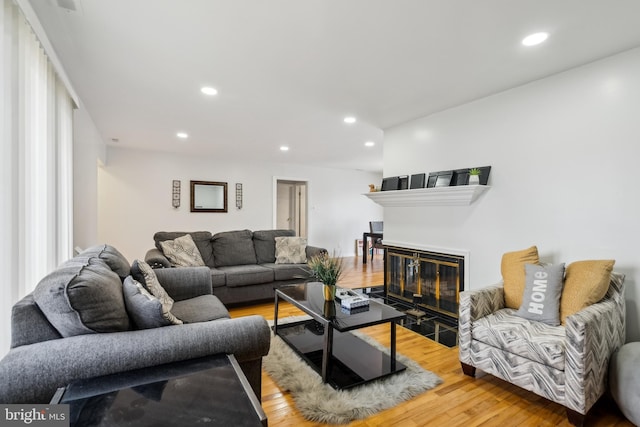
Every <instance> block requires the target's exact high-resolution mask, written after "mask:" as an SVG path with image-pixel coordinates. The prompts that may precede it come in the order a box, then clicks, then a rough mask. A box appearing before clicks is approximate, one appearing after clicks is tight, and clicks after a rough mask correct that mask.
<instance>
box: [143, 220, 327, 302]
mask: <svg viewBox="0 0 640 427" xmlns="http://www.w3.org/2000/svg"><path fill="white" fill-rule="evenodd" d="M185 234H189V235H191V237H192V238H193V241H194V243H195V245H196V246H197V248H198V250H199V251H200V255H201V256H202V260H203V261H204V263H205V264H206V266H207V267H209V269H210V271H211V283H212V285H213V294H214V295H215V296H217V297H218V298H219V299H220V301H222V302H223V303H224V304H225V305H230V304H240V303H249V302H257V301H265V300H271V299H273V297H274V295H275V289H276V288H278V287H279V286H283V285H288V284H294V283H300V282H302V281H304V280H305V279H306V278H308V276H309V268H308V267H307V265H306V263H296V264H281V263H276V242H275V238H276V237H294V236H295V232H294V231H293V230H261V231H253V232H252V231H251V230H236V231H225V232H221V233H216V234H214V235H212V234H211V233H210V232H208V231H196V232H165V231H161V232H157V233H155V235H154V236H153V240H154V241H155V246H156V247H155V248H153V249H150V250H149V251H148V252H147V254H146V256H145V260H146V262H147V263H149V265H151V266H152V267H153V268H171V267H173V265H172V264H171V262H170V261H169V259H167V257H166V256H165V255H164V254H163V252H162V247H161V245H160V242H163V241H167V240H174V239H176V238H178V237H181V236H184V235H185ZM323 252H326V249H323V248H318V247H314V246H308V245H307V246H306V256H307V258H311V257H313V256H315V255H319V254H321V253H323Z"/></svg>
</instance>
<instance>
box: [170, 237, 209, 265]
mask: <svg viewBox="0 0 640 427" xmlns="http://www.w3.org/2000/svg"><path fill="white" fill-rule="evenodd" d="M160 247H161V248H162V253H163V254H164V256H166V257H167V259H168V260H169V261H171V264H173V265H174V266H176V267H201V266H204V265H205V264H204V261H203V260H202V255H200V251H199V250H198V247H197V246H196V243H195V242H194V241H193V238H192V237H191V235H190V234H185V235H184V236H181V237H178V238H177V239H174V240H165V241H164V242H160Z"/></svg>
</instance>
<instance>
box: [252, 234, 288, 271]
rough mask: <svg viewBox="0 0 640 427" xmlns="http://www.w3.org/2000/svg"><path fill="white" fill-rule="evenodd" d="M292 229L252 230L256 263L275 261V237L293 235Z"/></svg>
mask: <svg viewBox="0 0 640 427" xmlns="http://www.w3.org/2000/svg"><path fill="white" fill-rule="evenodd" d="M295 235H296V233H295V231H293V230H260V231H254V232H253V246H254V248H255V251H256V259H257V262H258V264H268V263H274V262H276V241H275V238H276V237H294V236H295Z"/></svg>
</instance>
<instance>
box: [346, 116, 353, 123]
mask: <svg viewBox="0 0 640 427" xmlns="http://www.w3.org/2000/svg"><path fill="white" fill-rule="evenodd" d="M344 122H345V123H349V124H351V123H355V122H356V118H355V117H352V116H349V117H345V118H344Z"/></svg>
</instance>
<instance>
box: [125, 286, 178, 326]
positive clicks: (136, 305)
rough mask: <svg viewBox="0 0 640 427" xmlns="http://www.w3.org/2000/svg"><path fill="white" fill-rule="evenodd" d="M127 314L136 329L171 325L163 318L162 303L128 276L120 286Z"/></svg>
mask: <svg viewBox="0 0 640 427" xmlns="http://www.w3.org/2000/svg"><path fill="white" fill-rule="evenodd" d="M122 287H123V291H124V302H125V304H126V306H127V312H128V313H129V316H130V317H131V319H133V323H135V325H136V327H137V328H138V329H151V328H158V327H161V326H167V325H171V324H172V323H171V322H170V321H169V320H167V318H166V317H165V316H164V311H163V307H162V303H161V302H160V300H159V299H158V298H156V297H154V296H153V295H151V294H150V293H149V291H147V290H146V289H145V288H144V287H143V286H142V285H141V284H140V283H139V282H138V281H136V280H135V279H134V278H133V277H131V276H128V277H127V278H126V279H124V283H123V284H122Z"/></svg>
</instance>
